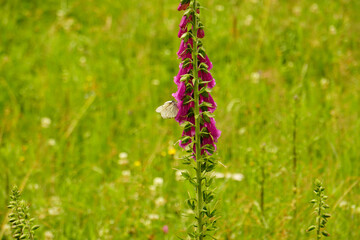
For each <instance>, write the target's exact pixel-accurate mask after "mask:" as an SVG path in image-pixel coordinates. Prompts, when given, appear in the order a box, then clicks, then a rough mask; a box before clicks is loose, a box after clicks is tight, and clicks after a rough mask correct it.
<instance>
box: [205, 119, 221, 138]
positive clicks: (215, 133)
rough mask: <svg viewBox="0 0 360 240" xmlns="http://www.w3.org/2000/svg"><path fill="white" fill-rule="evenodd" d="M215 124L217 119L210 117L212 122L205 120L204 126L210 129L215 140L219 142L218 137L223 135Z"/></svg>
mask: <svg viewBox="0 0 360 240" xmlns="http://www.w3.org/2000/svg"><path fill="white" fill-rule="evenodd" d="M215 124H216V122H215V119H214V118H210V122H209V123H208V122H205V124H204V126H205V127H206V128H207V129H208V131H209V132H210V134H211V136H212V137H213V138H214V141H215V142H217V139H218V138H219V137H220V135H221V131H220V130H218V129H217V128H216V126H215Z"/></svg>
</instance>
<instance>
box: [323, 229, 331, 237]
mask: <svg viewBox="0 0 360 240" xmlns="http://www.w3.org/2000/svg"><path fill="white" fill-rule="evenodd" d="M321 234H322V235H324V236H325V237H329V236H330V234H329V233H328V232H327V231H325V230H324V231H322V232H321Z"/></svg>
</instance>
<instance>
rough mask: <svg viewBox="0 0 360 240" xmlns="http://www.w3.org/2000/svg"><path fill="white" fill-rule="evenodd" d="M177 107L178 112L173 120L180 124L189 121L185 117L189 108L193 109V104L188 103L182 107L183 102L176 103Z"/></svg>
mask: <svg viewBox="0 0 360 240" xmlns="http://www.w3.org/2000/svg"><path fill="white" fill-rule="evenodd" d="M177 106H178V108H179V111H178V113H177V115H176V117H175V120H176V121H177V122H178V123H179V124H182V123H183V122H185V121H189V117H188V116H187V115H188V113H189V110H190V108H194V102H190V103H189V104H186V105H184V102H183V101H178V103H177Z"/></svg>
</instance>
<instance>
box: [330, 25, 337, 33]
mask: <svg viewBox="0 0 360 240" xmlns="http://www.w3.org/2000/svg"><path fill="white" fill-rule="evenodd" d="M329 32H330V34H332V35H335V34H336V32H337V31H336V27H335V26H334V25H331V26H330V27H329Z"/></svg>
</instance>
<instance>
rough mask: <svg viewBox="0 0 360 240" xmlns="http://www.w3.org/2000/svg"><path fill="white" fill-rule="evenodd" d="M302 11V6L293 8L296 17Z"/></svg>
mask: <svg viewBox="0 0 360 240" xmlns="http://www.w3.org/2000/svg"><path fill="white" fill-rule="evenodd" d="M301 11H302V9H301V7H300V6H295V7H294V8H293V13H294V14H295V15H296V16H299V15H300V13H301Z"/></svg>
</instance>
